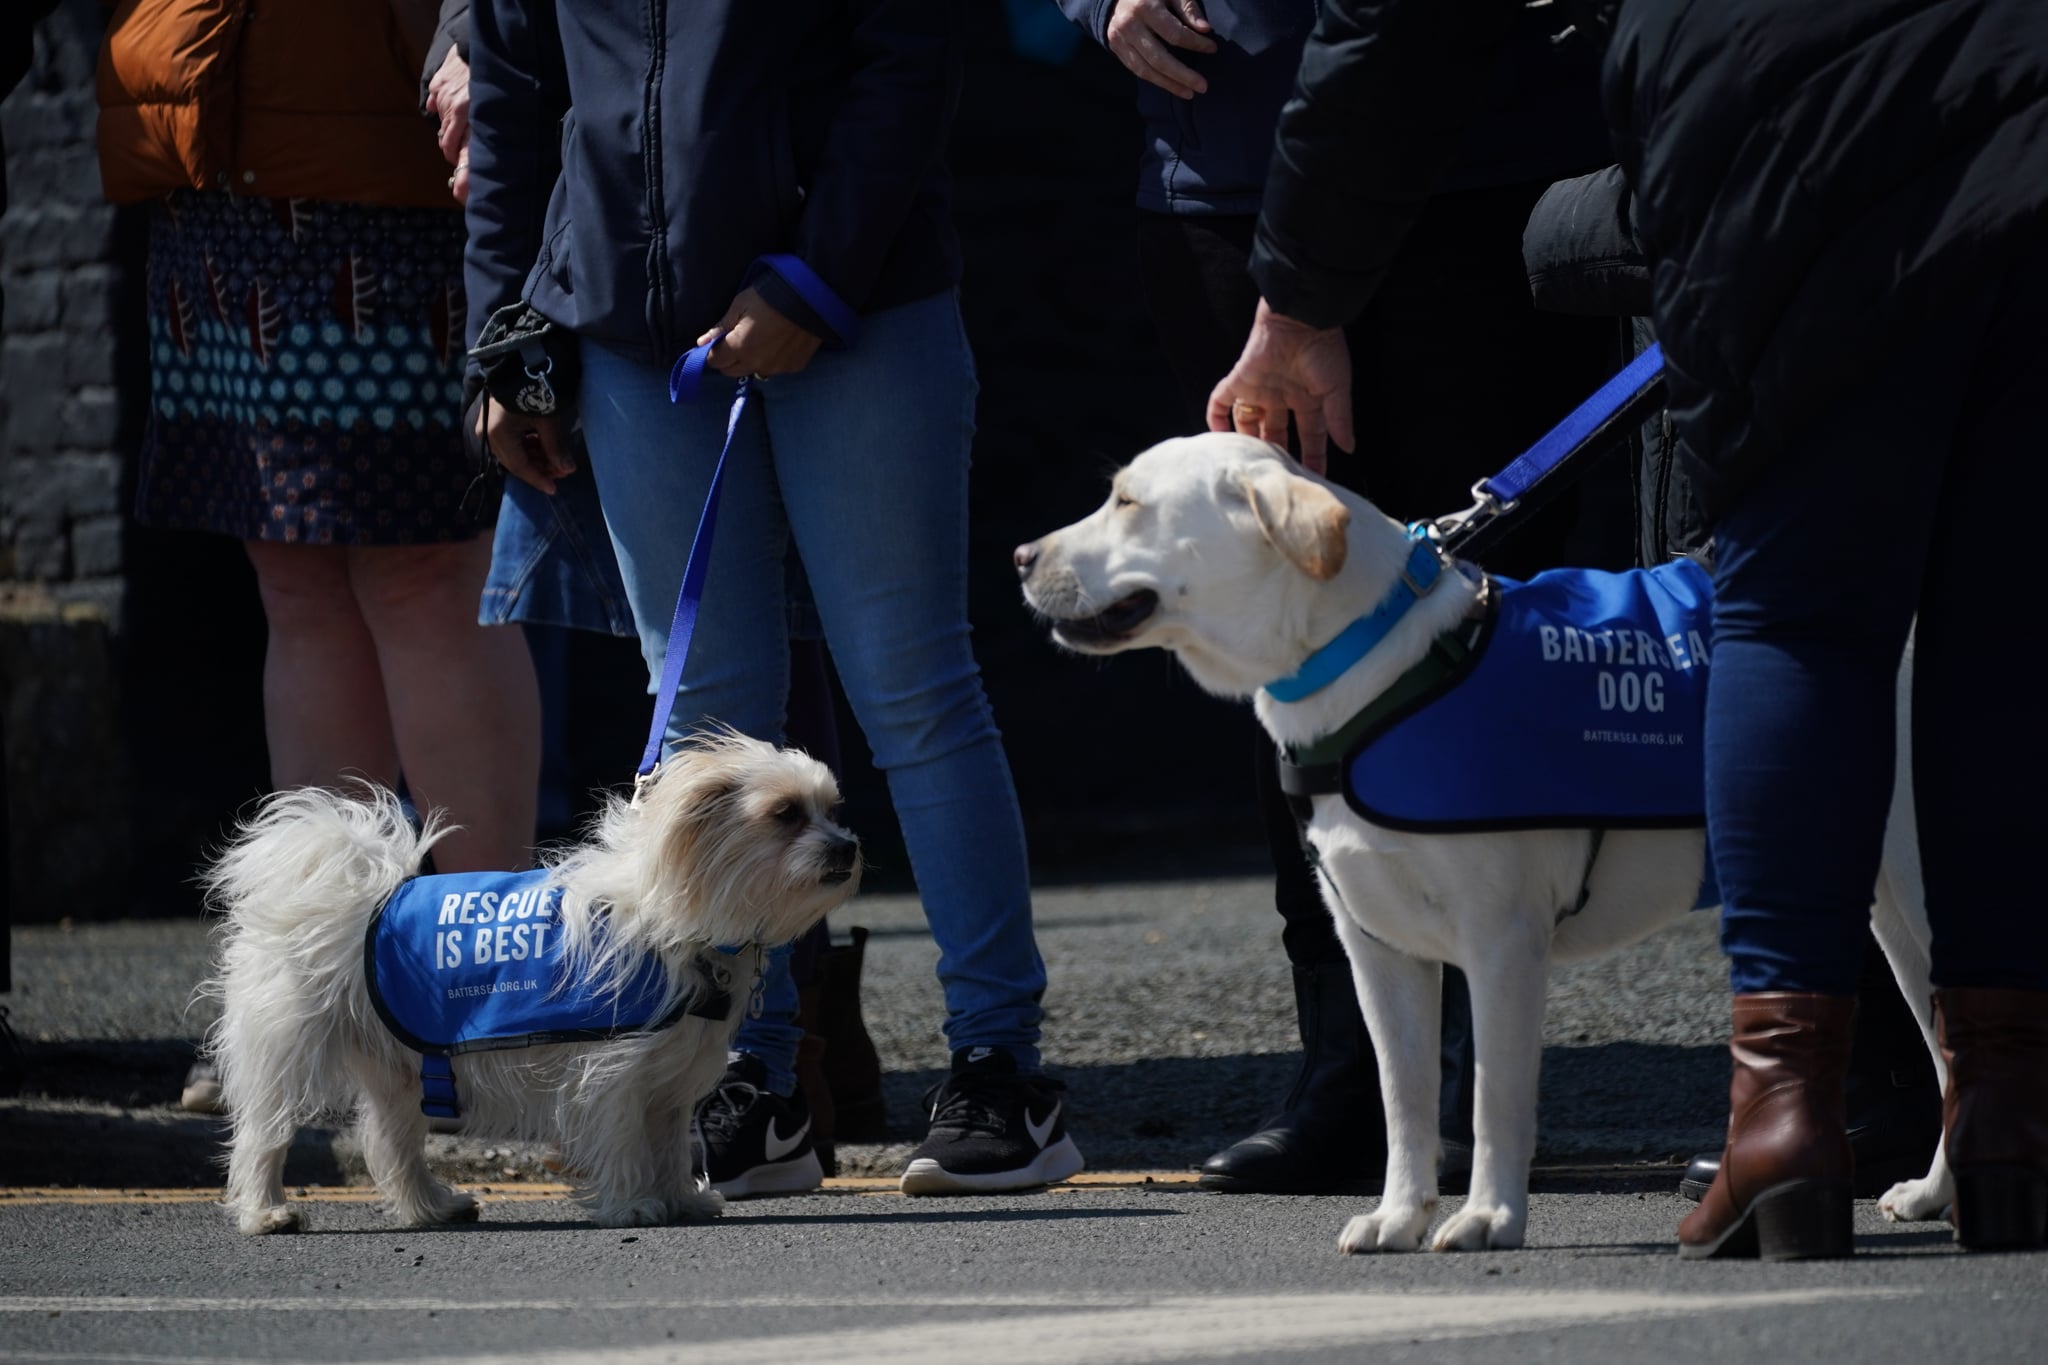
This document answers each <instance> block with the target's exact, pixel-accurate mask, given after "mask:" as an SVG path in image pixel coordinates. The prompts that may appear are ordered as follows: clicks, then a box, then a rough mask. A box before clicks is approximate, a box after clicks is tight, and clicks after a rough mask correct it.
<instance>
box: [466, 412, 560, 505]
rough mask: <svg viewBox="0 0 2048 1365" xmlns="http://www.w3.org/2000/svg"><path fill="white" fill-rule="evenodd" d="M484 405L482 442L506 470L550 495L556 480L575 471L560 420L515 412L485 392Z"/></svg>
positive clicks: (553, 490) (514, 476)
mask: <svg viewBox="0 0 2048 1365" xmlns="http://www.w3.org/2000/svg"><path fill="white" fill-rule="evenodd" d="M483 408H484V412H483V424H484V444H485V445H486V446H488V447H489V448H490V452H491V454H493V455H495V456H497V457H498V463H499V464H501V465H503V466H504V467H505V472H506V473H507V474H510V475H511V476H512V477H513V478H515V479H517V480H519V481H520V482H521V483H527V484H531V485H533V486H534V487H535V488H538V489H539V490H540V491H541V492H543V493H545V494H547V495H548V496H549V497H553V496H554V495H555V481H556V480H557V479H566V478H568V477H569V476H570V475H571V474H574V473H575V472H576V461H575V460H574V459H573V458H572V457H571V456H570V455H569V452H568V451H567V450H566V449H565V448H564V446H563V442H562V426H561V423H560V422H558V421H556V420H555V419H554V418H552V417H539V416H535V415H534V414H531V413H524V412H514V411H512V410H511V409H510V408H508V407H506V406H505V405H504V404H503V403H500V402H498V401H497V400H496V399H494V398H492V397H490V396H489V395H488V394H486V395H485V397H484V402H483Z"/></svg>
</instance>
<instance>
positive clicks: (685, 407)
mask: <svg viewBox="0 0 2048 1365" xmlns="http://www.w3.org/2000/svg"><path fill="white" fill-rule="evenodd" d="M583 373H584V380H583V383H584V389H583V422H584V434H585V437H586V439H587V441H588V443H589V447H590V464H591V472H592V473H593V474H594V475H595V476H596V478H597V483H598V490H599V493H600V495H601V499H602V501H603V504H604V513H605V521H606V524H607V525H608V527H609V528H610V531H611V537H612V543H613V546H614V548H615V549H616V550H617V551H618V558H619V568H620V570H621V573H622V575H623V577H624V580H625V585H626V593H627V596H628V598H629V599H630V601H631V603H632V607H633V618H634V620H635V622H636V623H637V625H638V629H639V635H640V647H641V652H642V654H643V655H644V656H645V658H646V661H647V668H648V676H649V678H650V679H658V678H659V677H660V674H661V664H662V656H663V652H664V650H665V649H666V648H667V644H668V628H669V621H670V619H671V617H672V616H673V614H674V611H675V601H676V593H677V590H678V588H679V587H680V585H681V583H682V579H683V566H684V563H685V562H686V560H687V559H688V557H689V551H690V539H691V534H692V532H693V530H694V529H695V526H696V522H697V516H698V513H699V511H700V510H701V509H702V508H703V505H704V494H705V492H706V490H707V488H708V487H709V485H710V481H711V472H712V469H713V466H714V465H715V463H716V461H717V459H718V450H719V446H720V445H721V444H722V443H723V441H724V439H725V425H726V417H727V413H728V411H729V409H730V406H731V402H732V396H733V389H734V384H733V382H732V381H730V380H727V379H724V378H721V377H720V376H719V375H717V374H715V373H707V374H706V375H705V376H704V384H703V387H702V389H701V391H700V393H699V395H698V397H697V399H696V401H695V402H693V403H687V404H671V403H670V402H669V396H668V380H669V371H668V367H667V366H666V365H661V366H656V365H650V364H647V363H645V362H642V361H639V360H634V359H631V358H628V357H625V356H622V355H620V354H619V353H617V352H614V351H610V350H607V349H606V348H604V347H603V346H600V345H597V344H595V343H592V342H588V341H586V342H585V343H584V345H583ZM975 392H976V382H975V376H974V359H973V355H972V353H971V352H970V351H969V349H968V345H967V336H966V332H965V329H964V328H963V327H962V326H961V322H960V311H959V305H958V301H957V299H956V298H955V296H954V295H953V294H952V293H951V292H948V293H945V294H940V295H935V296H933V297H931V298H928V299H923V300H920V301H918V302H916V303H910V304H905V305H902V306H901V307H897V308H891V309H887V310H884V311H882V312H879V313H875V314H871V315H869V316H867V317H864V318H863V319H862V320H861V331H860V336H859V339H858V341H857V343H856V344H855V345H854V346H852V347H851V348H849V349H846V350H821V351H820V352H818V354H817V356H816V357H815V358H814V359H813V360H812V361H811V363H810V364H809V365H808V366H807V367H806V368H805V369H804V370H803V371H801V372H800V373H797V374H792V375H777V376H775V377H774V378H771V379H768V380H765V381H758V382H756V384H755V385H754V390H753V397H752V398H751V399H750V400H749V402H748V404H747V410H746V413H745V415H744V416H743V417H742V419H741V421H740V426H739V429H738V431H737V433H736V434H735V436H734V440H733V448H732V453H731V455H730V456H729V457H728V458H727V461H726V471H725V491H724V495H723V499H722V502H721V506H720V510H719V518H718V532H717V537H716V539H715V541H714V544H713V550H712V556H711V564H710V567H709V570H708V572H707V576H706V580H705V587H704V603H703V607H702V608H701V610H700V612H699V614H698V617H697V627H696V634H695V635H694V637H693V640H692V644H691V648H690V658H689V663H688V665H687V666H686V667H685V669H684V671H683V682H682V687H681V689H680V691H679V692H678V694H677V698H676V708H675V715H674V717H673V719H672V720H671V722H670V729H669V738H670V740H671V741H674V740H676V739H678V738H680V737H681V736H683V735H685V734H687V733H689V732H691V731H693V730H695V729H698V728H700V727H702V726H704V725H707V724H709V723H712V722H714V721H715V722H723V723H724V724H727V725H731V726H733V727H734V728H736V729H738V730H740V731H742V732H744V733H746V734H749V735H753V736H756V737H757V738H760V739H765V740H769V741H773V742H778V743H779V742H780V741H781V740H782V737H783V727H784V723H785V711H786V703H787V698H788V687H789V642H788V631H787V629H786V620H787V613H786V610H785V605H784V604H785V599H786V593H785V590H784V565H785V556H786V551H787V550H788V548H789V547H790V546H791V544H794V546H795V548H796V551H797V554H798V556H799V558H800V559H801V561H802V563H803V565H804V568H805V570H806V571H807V572H808V574H809V577H810V580H811V587H812V591H813V594H814V596H815V598H816V601H817V607H818V613H819V617H820V620H821V622H822V623H823V626H824V630H825V639H826V641H827V643H828V644H829V646H830V647H831V650H832V659H833V663H834V664H835V666H836V667H837V669H838V672H839V677H840V681H841V682H842V684H843V685H844V686H845V689H846V696H847V700H848V702H849V703H850V704H851V705H852V708H853V713H854V716H855V718H856V719H857V720H858V721H859V723H860V727H861V730H862V732H863V734H865V735H866V737H867V740H868V744H869V747H870V748H871V749H872V751H873V753H874V759H875V766H876V767H877V768H879V769H880V770H881V771H882V772H883V773H884V774H885V775H886V777H887V779H888V783H889V795H890V799H891V801H892V803H893V804H894V806H895V808H896V817H897V820H898V822H899V823H900V824H901V826H902V829H903V838H904V842H905V844H906V845H907V846H908V848H909V852H910V861H911V870H912V872H913V873H914V874H915V876H916V878H917V886H918V892H919V894H920V896H921V897H922V899H923V902H924V910H925V918H926V921H927V922H928V923H929V924H930V926H931V931H932V936H933V938H934V939H936V940H937V942H938V946H939V968H938V975H939V981H940V983H941V985H942V986H943V987H944V989H945V997H946V1022H945V1034H946V1040H947V1043H948V1046H949V1047H951V1048H953V1049H956V1050H957V1049H959V1048H963V1047H1002V1048H1005V1049H1007V1050H1009V1051H1010V1052H1011V1053H1012V1054H1013V1055H1015V1056H1016V1058H1017V1062H1018V1066H1019V1068H1020V1069H1021V1070H1024V1071H1027V1072H1028V1071H1034V1070H1036V1069H1037V1068H1038V1050H1037V1043H1038V1030H1039V1022H1040V1020H1041V1018H1042V1017H1043V1011H1042V1009H1041V1008H1040V1005H1039V1001H1040V998H1041V997H1042V996H1043V994H1044V991H1045V964H1044V962H1043V961H1042V960H1041V958H1040V957H1039V954H1038V947H1037V943H1036V940H1035V939H1034V937H1033V934H1032V926H1031V892H1030V878H1029V872H1028V869H1027V867H1026V862H1025V853H1024V827H1023V821H1022V819H1021V817H1020V816H1019V814H1018V809H1017V796H1016V789H1015V786H1014V785H1013V783H1012V781H1011V778H1010V768H1009V760H1008V759H1007V758H1006V757H1005V755H1004V753H1003V747H1002V741H1001V737H1000V736H999V734H998V733H997V731H996V727H995V721H994V717H993V716H992V715H991V713H990V710H989V705H988V700H987V698H986V696H985V695H984V694H983V692H982V687H981V673H980V670H979V668H978V667H977V666H976V664H975V661H974V653H973V649H972V647H971V642H970V638H969V627H968V623H967V469H968V460H969V446H970V443H971V441H972V438H973V434H974V399H975ZM651 685H652V684H651V683H650V688H651ZM796 1004H797V997H796V988H795V986H794V984H793V983H792V982H791V980H790V975H789V962H788V950H787V949H786V948H785V949H781V950H778V951H777V952H776V953H774V954H773V955H771V959H770V966H769V969H768V973H767V979H766V981H765V982H764V983H763V995H762V1002H761V1010H760V1013H759V1014H758V1015H757V1016H753V1017H750V1018H748V1019H747V1020H746V1021H745V1022H744V1023H742V1025H741V1026H740V1032H739V1035H738V1038H737V1041H736V1042H735V1044H734V1046H735V1047H737V1048H738V1049H740V1050H742V1051H745V1052H748V1053H751V1054H753V1055H755V1056H757V1057H759V1058H760V1059H761V1061H762V1062H763V1063H764V1064H765V1065H766V1067H767V1070H768V1082H769V1085H770V1087H771V1088H773V1089H775V1090H776V1091H777V1092H779V1093H782V1094H788V1093H789V1092H790V1091H791V1090H793V1089H794V1087H795V1084H796V1079H795V1064H796V1047H797V1042H798V1040H799V1039H800V1038H801V1037H802V1030H801V1029H799V1028H798V1027H797V1025H796V1021H795V1015H796Z"/></svg>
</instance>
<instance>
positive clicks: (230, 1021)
mask: <svg viewBox="0 0 2048 1365" xmlns="http://www.w3.org/2000/svg"><path fill="white" fill-rule="evenodd" d="M449 828H450V827H449V826H448V825H446V824H445V823H444V822H443V821H442V819H441V817H440V814H439V812H436V813H434V814H432V815H429V816H428V817H427V818H426V820H425V822H424V823H423V825H422V826H421V827H420V828H418V829H415V828H414V827H413V824H412V822H411V820H410V819H409V818H408V817H407V814H406V810H405V807H404V806H403V805H402V804H401V803H400V801H399V799H398V797H397V796H396V794H394V793H392V792H391V791H388V790H386V789H385V788H383V787H379V786H376V785H374V784H372V783H369V782H363V783H360V784H358V785H357V786H356V787H355V788H354V789H353V790H351V791H349V792H346V793H344V792H336V791H329V790H326V789H324V788H319V787H303V788H299V789H297V790H293V791H284V792H278V793H277V794H275V795H273V796H270V797H268V798H266V799H265V800H264V802H263V804H262V805H261V806H260V807H259V808H258V810H257V812H256V814H255V815H254V816H253V817H251V818H250V819H249V820H247V821H245V822H244V823H243V825H242V826H241V828H240V829H239V830H238V831H237V832H236V834H235V837H234V839H233V840H232V841H231V842H230V843H229V845H228V847H227V848H226V850H225V851H223V852H222V853H221V855H220V857H219V858H217V859H216V860H215V861H214V863H213V865H212V866H211V867H210V868H208V869H207V871H206V873H205V877H204V882H205V886H206V891H207V902H208V904H209V906H211V907H212V908H213V909H215V910H217V911H219V912H220V913H221V916H222V919H221V925H220V928H219V930H218V931H217V935H216V938H217V949H218V951H217V954H216V958H215V965H216V975H215V976H214V977H212V978H211V979H210V980H208V981H206V982H205V983H203V984H202V985H201V986H200V988H199V989H200V993H201V994H202V995H204V996H211V997H213V998H215V999H217V1000H218V1001H219V1002H220V1007H221V1016H220V1019H219V1022H217V1023H216V1024H215V1025H214V1026H213V1028H212V1029H211V1030H210V1031H209V1033H208V1035H207V1049H208V1052H209V1053H210V1054H211V1056H212V1058H213V1061H214V1064H215V1066H216V1067H218V1068H219V1070H220V1081H221V1098H222V1101H223V1103H224V1104H225V1105H226V1107H227V1109H228V1112H229V1114H230V1115H231V1116H232V1117H233V1119H234V1121H235V1124H236V1126H237V1128H238V1129H239V1128H241V1127H242V1126H243V1125H244V1124H248V1125H252V1126H254V1127H256V1128H258V1129H260V1130H261V1140H262V1141H264V1142H265V1143H266V1144H271V1143H274V1144H277V1145H282V1144H284V1143H288V1142H290V1140H291V1134H292V1130H293V1129H294V1128H296V1126H297V1125H298V1124H299V1123H301V1122H303V1121H305V1120H307V1119H309V1118H311V1117H312V1116H313V1115H314V1114H316V1113H318V1112H319V1111H320V1110H322V1109H325V1108H330V1107H334V1106H335V1105H337V1104H344V1103H346V1101H347V1098H348V1094H349V1092H348V1089H347V1086H348V1080H347V1078H348V1075H349V1070H350V1065H349V1064H350V1061H351V1057H350V1056H349V1055H348V1054H349V1053H350V1052H351V1051H354V1050H356V1049H359V1048H360V1047H361V1046H363V1045H365V1044H366V1043H367V1042H368V1040H372V1039H376V1038H378V1037H380V1035H381V1026H380V1025H378V1023H377V1021H376V1018H375V1017H374V1015H373V1013H372V1011H371V1006H370V1003H369V995H368V991H367V989H366V987H365V984H364V981H363V933H364V931H365V929H366V928H367V927H368V925H369V920H370V916H371V915H372V914H373V913H374V912H375V910H376V909H377V907H378V906H379V905H381V904H382V903H383V902H384V901H385V899H386V898H387V897H389V896H390V894H391V893H392V892H393V891H394V890H396V889H397V888H398V885H399V883H401V882H403V881H404V880H405V879H406V878H408V877H411V876H413V875H414V874H415V873H417V872H418V871H419V867H420V860H421V859H422V858H423V857H425V855H426V853H427V850H428V849H430V848H431V847H433V845H434V844H435V842H436V841H438V840H439V839H440V838H441V837H442V836H443V835H445V834H447V833H448V831H449Z"/></svg>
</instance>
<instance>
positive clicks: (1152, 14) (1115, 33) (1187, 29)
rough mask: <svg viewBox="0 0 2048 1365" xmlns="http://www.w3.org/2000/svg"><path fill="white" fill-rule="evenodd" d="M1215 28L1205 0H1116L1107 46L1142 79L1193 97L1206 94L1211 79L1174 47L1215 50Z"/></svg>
mask: <svg viewBox="0 0 2048 1365" xmlns="http://www.w3.org/2000/svg"><path fill="white" fill-rule="evenodd" d="M1213 31H1214V30H1212V29H1211V28H1210V27H1209V20H1208V19H1207V18H1206V17H1205V16H1204V15H1203V14H1202V6H1201V0H1116V12H1115V13H1113V14H1111V15H1110V16H1109V35H1108V42H1109V50H1110V51H1111V52H1113V53H1115V54H1116V59H1117V60H1118V61H1120V62H1122V63H1123V64H1124V65H1125V66H1126V67H1128V68H1129V69H1130V72H1131V74H1132V75H1134V76H1136V77H1137V78H1138V79H1139V80H1141V81H1149V82H1151V83H1152V84H1153V85H1156V86H1158V87H1159V88H1160V89H1161V90H1164V91H1165V92H1166V93H1167V94H1169V95H1173V96H1176V97H1178V98H1180V99H1184V100H1191V99H1193V98H1194V97H1195V96H1197V95H1200V94H1205V93H1207V92H1208V89H1209V82H1208V81H1206V80H1204V79H1203V78H1202V75H1201V73H1200V72H1198V71H1196V70H1195V69H1194V68H1192V67H1190V66H1188V65H1187V64H1186V63H1184V62H1182V61H1181V60H1180V59H1179V58H1177V57H1175V56H1174V55H1173V50H1172V49H1173V48H1175V47H1177V48H1180V49H1182V50H1183V51H1186V52H1214V51H1215V50H1216V40H1215V39H1214V38H1212V37H1210V36H1209V35H1210V33H1212V32H1213ZM1169 44H1171V47H1169V46H1168V45H1169Z"/></svg>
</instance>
